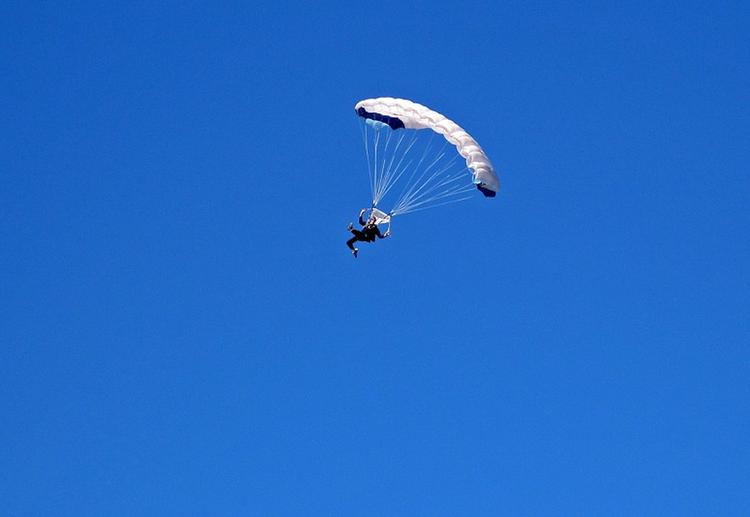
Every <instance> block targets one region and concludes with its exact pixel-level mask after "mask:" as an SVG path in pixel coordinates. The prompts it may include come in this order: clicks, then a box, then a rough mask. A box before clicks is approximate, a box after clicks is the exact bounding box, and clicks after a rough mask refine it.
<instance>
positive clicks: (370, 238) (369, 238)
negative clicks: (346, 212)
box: [346, 208, 389, 258]
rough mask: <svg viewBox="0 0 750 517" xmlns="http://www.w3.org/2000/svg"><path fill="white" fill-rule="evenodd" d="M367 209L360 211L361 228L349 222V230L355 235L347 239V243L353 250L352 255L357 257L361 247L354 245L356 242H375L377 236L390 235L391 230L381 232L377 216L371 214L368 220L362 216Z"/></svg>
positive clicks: (383, 237) (382, 237) (384, 236)
mask: <svg viewBox="0 0 750 517" xmlns="http://www.w3.org/2000/svg"><path fill="white" fill-rule="evenodd" d="M366 211H367V209H365V208H363V209H362V211H361V212H359V224H360V225H361V226H362V229H361V230H357V229H355V228H354V225H353V224H352V223H349V228H348V230H349V231H350V232H352V235H354V237H352V238H351V239H349V240H348V241H346V245H347V246H349V249H350V250H352V255H354V257H355V258H356V257H357V253H359V248H355V247H354V243H355V242H357V241H359V242H375V238H376V237H380V238H381V239H385V238H386V237H388V235H389V232H385V233H380V228H378V225H377V224H376V223H375V220H376V219H375V216H371V217H370V219H369V220H367V221H365V220H364V219H363V218H362V216H363V215H365V212H366Z"/></svg>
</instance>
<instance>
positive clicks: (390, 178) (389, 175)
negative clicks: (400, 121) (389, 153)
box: [377, 132, 417, 201]
mask: <svg viewBox="0 0 750 517" xmlns="http://www.w3.org/2000/svg"><path fill="white" fill-rule="evenodd" d="M405 136H406V133H402V135H401V138H400V140H399V143H398V145H397V146H396V151H394V154H393V159H392V160H391V164H390V165H389V166H388V171H387V172H386V180H385V181H384V182H383V186H382V189H381V190H380V192H379V194H378V196H377V199H378V201H380V199H381V198H382V197H383V196H385V195H386V194H387V193H388V192H389V191H390V190H391V187H393V185H395V184H396V182H397V181H398V180H399V178H401V176H402V175H403V173H404V171H406V170H407V169H408V168H409V166H410V165H411V163H412V160H409V161H408V162H407V163H406V164H405V165H404V166H403V167H401V165H402V163H403V162H404V160H405V159H406V157H407V156H408V155H409V152H410V151H411V150H412V148H413V147H414V144H416V142H417V133H416V132H412V136H411V139H410V141H409V143H408V144H407V145H406V148H405V149H404V151H403V152H402V153H397V151H398V149H399V147H400V146H401V142H402V141H403V139H404V138H405ZM396 154H400V157H399V160H398V163H396V166H395V167H393V161H395V157H396Z"/></svg>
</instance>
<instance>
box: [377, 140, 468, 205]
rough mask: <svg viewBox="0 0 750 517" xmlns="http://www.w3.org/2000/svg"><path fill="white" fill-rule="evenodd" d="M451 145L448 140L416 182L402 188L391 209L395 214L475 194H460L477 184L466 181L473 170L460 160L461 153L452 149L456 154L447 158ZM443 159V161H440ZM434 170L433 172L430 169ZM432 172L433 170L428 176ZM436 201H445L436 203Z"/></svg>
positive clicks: (465, 192)
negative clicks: (402, 190) (447, 148)
mask: <svg viewBox="0 0 750 517" xmlns="http://www.w3.org/2000/svg"><path fill="white" fill-rule="evenodd" d="M447 145H448V142H445V143H444V144H443V146H442V148H441V149H440V152H439V153H438V155H437V157H436V158H435V159H434V160H433V161H432V162H431V163H430V164H429V165H428V166H427V167H425V168H424V170H423V171H422V174H421V175H420V176H419V178H418V179H417V181H416V182H412V181H409V182H408V188H406V189H405V191H404V192H402V194H401V195H400V196H399V199H398V201H397V202H396V205H395V207H394V209H393V210H391V214H392V215H393V216H396V215H403V214H406V213H409V212H415V211H418V210H424V209H427V208H432V207H435V206H442V205H447V204H451V203H457V202H459V201H464V200H466V199H470V198H471V196H463V197H460V196H462V195H463V194H468V193H469V192H471V191H473V190H474V188H475V187H474V185H473V184H472V183H469V182H466V179H467V177H470V173H469V171H468V169H467V168H466V166H465V165H463V161H460V162H459V161H458V157H459V156H460V155H458V154H452V153H451V155H452V158H450V159H448V160H447V161H445V160H443V158H444V157H445V156H446V147H447ZM441 160H442V161H443V163H440V162H441ZM438 164H440V165H438ZM417 168H419V166H418V167H417ZM433 168H434V170H433ZM430 171H432V172H431V173H430ZM428 173H430V174H429V176H428V177H427V179H425V176H427V174H428ZM436 201H441V202H440V203H436Z"/></svg>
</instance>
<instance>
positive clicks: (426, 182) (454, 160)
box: [360, 119, 476, 217]
mask: <svg viewBox="0 0 750 517" xmlns="http://www.w3.org/2000/svg"><path fill="white" fill-rule="evenodd" d="M360 123H361V124H362V126H363V127H362V128H360V129H361V134H362V138H363V145H364V147H365V157H366V159H367V173H368V176H369V179H370V193H371V194H372V205H371V207H372V208H375V207H377V206H378V205H379V204H380V203H381V201H383V199H384V198H385V197H386V196H388V198H389V199H391V196H390V195H389V194H390V193H391V190H395V189H399V190H401V192H400V193H399V194H398V196H395V199H396V200H395V202H391V203H389V205H390V206H392V207H393V208H392V209H391V210H390V211H387V210H386V211H387V212H388V215H390V216H391V217H395V216H396V215H403V214H407V213H411V212H418V211H421V210H426V209H428V208H434V207H439V206H443V205H448V204H452V203H457V202H460V201H464V200H468V199H471V198H472V197H474V196H473V195H469V193H472V194H473V193H474V190H475V188H476V187H475V185H474V184H473V183H472V182H471V181H470V178H471V171H470V170H469V169H468V168H467V167H466V165H465V162H464V161H463V160H462V159H461V155H460V154H458V153H456V152H453V151H454V149H453V147H454V145H453V144H452V143H451V142H449V141H447V140H445V138H444V137H443V135H441V134H439V133H436V132H434V131H421V130H409V129H401V128H399V129H396V130H394V129H392V128H390V127H388V126H387V125H385V124H382V125H381V124H379V123H373V122H372V121H370V120H363V119H360ZM368 126H370V127H368ZM384 131H385V132H387V133H388V134H387V135H383V134H382V133H383V132H384ZM393 133H398V134H396V135H394V134H393ZM435 139H438V142H437V143H436V141H435ZM391 140H393V143H391ZM440 143H442V145H440ZM396 185H398V186H397V187H395V188H394V186H396Z"/></svg>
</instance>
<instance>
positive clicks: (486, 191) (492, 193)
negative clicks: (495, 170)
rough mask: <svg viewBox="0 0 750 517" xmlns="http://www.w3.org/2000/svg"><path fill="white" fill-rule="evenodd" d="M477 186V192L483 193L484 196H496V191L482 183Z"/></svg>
mask: <svg viewBox="0 0 750 517" xmlns="http://www.w3.org/2000/svg"><path fill="white" fill-rule="evenodd" d="M477 188H478V189H479V192H481V193H482V194H484V195H485V197H495V196H497V192H496V191H494V190H490V189H488V188H487V187H486V186H485V185H484V184H483V183H480V184H479V185H477Z"/></svg>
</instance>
